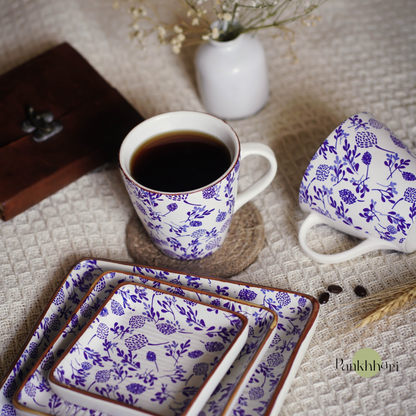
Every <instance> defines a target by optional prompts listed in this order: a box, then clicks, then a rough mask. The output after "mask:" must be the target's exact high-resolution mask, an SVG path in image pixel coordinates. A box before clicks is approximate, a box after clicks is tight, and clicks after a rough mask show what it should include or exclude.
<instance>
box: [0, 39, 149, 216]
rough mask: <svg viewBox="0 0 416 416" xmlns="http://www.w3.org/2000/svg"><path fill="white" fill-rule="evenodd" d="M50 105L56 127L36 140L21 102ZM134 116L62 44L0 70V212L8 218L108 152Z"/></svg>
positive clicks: (106, 158) (132, 123)
mask: <svg viewBox="0 0 416 416" xmlns="http://www.w3.org/2000/svg"><path fill="white" fill-rule="evenodd" d="M28 106H33V108H34V110H35V112H43V111H46V110H49V111H50V112H52V114H53V117H54V120H57V121H58V122H60V123H61V124H62V127H63V128H62V131H60V132H59V133H57V134H56V135H55V136H53V137H50V138H49V139H47V140H46V141H43V142H36V141H35V140H34V138H33V133H25V132H24V131H23V129H22V123H24V121H25V120H27V118H28V116H27V108H28ZM141 121H143V118H142V117H141V115H140V114H139V113H138V112H137V111H136V110H135V109H134V108H133V107H132V106H131V105H130V104H129V103H128V102H127V101H126V100H125V99H124V98H123V97H122V96H121V95H120V94H119V93H118V92H117V90H115V89H114V88H112V87H111V86H110V85H109V84H108V83H107V82H106V81H105V80H104V79H103V78H102V77H101V76H100V75H99V74H98V73H97V72H96V71H95V70H94V68H93V67H92V66H91V65H90V64H89V63H88V62H87V61H86V60H85V59H84V58H83V57H82V56H81V55H80V54H79V53H78V52H77V51H76V50H75V49H74V48H72V47H71V46H70V45H69V44H67V43H64V44H61V45H59V46H57V47H55V48H53V49H51V50H49V51H48V52H46V53H44V54H42V55H40V56H38V57H36V58H34V59H32V60H30V61H29V62H27V63H25V64H23V65H21V66H19V67H17V68H15V69H12V70H11V71H9V72H7V73H5V74H3V75H1V76H0V125H1V129H0V216H1V218H2V219H3V220H9V219H10V218H12V217H14V216H15V215H17V214H19V213H21V212H23V211H24V210H26V209H27V208H29V207H31V206H33V205H34V204H36V203H38V202H40V201H41V200H42V199H44V198H46V197H48V196H50V195H51V194H53V193H55V192H56V191H58V190H59V189H61V188H63V187H64V186H66V185H68V184H69V183H71V182H72V181H74V180H76V179H78V178H79V177H81V176H82V175H84V174H85V173H87V172H89V171H90V170H92V169H94V168H96V167H98V166H100V165H102V164H103V163H105V162H107V161H109V160H111V159H115V158H116V157H117V154H118V150H119V148H120V145H121V142H122V141H123V139H124V137H125V136H126V135H127V133H128V132H129V131H130V130H131V129H132V128H133V127H134V126H136V125H137V124H139V123H140V122H141Z"/></svg>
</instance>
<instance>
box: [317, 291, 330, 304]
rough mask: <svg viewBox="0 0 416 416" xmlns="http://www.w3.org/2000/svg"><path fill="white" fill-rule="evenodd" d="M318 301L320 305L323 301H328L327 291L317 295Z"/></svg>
mask: <svg viewBox="0 0 416 416" xmlns="http://www.w3.org/2000/svg"><path fill="white" fill-rule="evenodd" d="M318 301H319V303H320V304H321V305H322V304H324V303H327V302H328V301H329V293H328V292H323V293H321V294H320V295H319V298H318Z"/></svg>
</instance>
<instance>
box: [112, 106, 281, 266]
mask: <svg viewBox="0 0 416 416" xmlns="http://www.w3.org/2000/svg"><path fill="white" fill-rule="evenodd" d="M249 155H260V156H263V157H265V158H266V159H267V160H268V161H269V167H268V170H267V171H266V173H265V174H264V175H263V177H262V178H260V179H259V180H258V181H256V182H255V183H254V184H252V185H251V186H250V187H249V188H247V189H246V190H244V191H243V192H239V193H237V186H238V178H239V171H240V162H241V160H242V159H244V158H245V157H246V156H249ZM119 160H120V170H121V174H122V177H123V180H124V183H125V185H126V188H127V191H128V193H129V196H130V199H131V201H132V203H133V206H134V208H135V210H136V212H137V215H138V216H139V218H140V220H141V222H142V224H143V226H144V227H145V229H146V230H147V232H148V234H149V236H150V238H151V239H152V241H153V242H154V244H155V245H156V247H158V248H159V250H161V251H162V252H163V253H164V254H166V255H167V256H169V257H172V258H176V259H180V260H195V259H199V258H203V257H206V256H208V255H210V254H211V253H213V252H214V251H216V250H217V249H218V248H219V247H220V246H221V244H222V243H223V241H224V240H225V237H226V235H227V232H228V229H229V226H230V223H231V219H232V216H233V214H234V212H236V211H237V210H238V209H239V208H240V207H241V206H242V205H244V204H245V203H246V202H248V201H249V200H250V199H252V198H254V197H255V196H256V195H257V194H259V193H260V192H261V191H263V190H264V189H265V188H266V187H267V186H268V185H269V184H270V182H271V181H272V180H273V178H274V177H275V175H276V170H277V162H276V158H275V155H274V153H273V151H272V150H271V149H270V148H269V147H268V146H266V145H264V144H261V143H243V144H241V143H240V141H239V139H238V137H237V134H236V133H235V131H234V130H233V129H232V128H231V127H230V126H229V125H228V124H227V123H225V122H224V121H223V120H221V119H218V118H216V117H214V116H211V115H209V114H205V113H199V112H192V111H177V112H171V113H165V114H160V115H158V116H155V117H152V118H149V119H147V120H146V121H144V122H142V123H141V124H139V125H138V126H136V127H135V128H134V129H133V130H132V131H131V132H130V133H129V134H128V135H127V137H126V138H125V139H124V141H123V143H122V145H121V148H120V155H119Z"/></svg>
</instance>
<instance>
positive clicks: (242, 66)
mask: <svg viewBox="0 0 416 416" xmlns="http://www.w3.org/2000/svg"><path fill="white" fill-rule="evenodd" d="M195 69H196V79H197V84H198V89H199V94H200V97H201V100H202V103H203V104H204V106H205V108H206V110H207V111H208V112H209V113H211V114H213V115H215V116H217V117H220V118H223V119H239V118H244V117H248V116H251V115H253V114H255V113H257V112H258V111H260V110H261V109H262V108H263V107H264V105H265V104H266V102H267V100H268V98H269V81H268V76H267V64H266V56H265V53H264V49H263V45H262V44H261V42H260V41H259V40H258V39H257V38H256V37H255V36H254V35H252V34H248V33H243V34H241V35H239V36H238V37H237V38H235V39H233V40H229V41H225V42H219V41H215V40H210V41H209V42H208V43H205V44H203V45H201V46H200V47H199V48H198V50H197V52H196V55H195Z"/></svg>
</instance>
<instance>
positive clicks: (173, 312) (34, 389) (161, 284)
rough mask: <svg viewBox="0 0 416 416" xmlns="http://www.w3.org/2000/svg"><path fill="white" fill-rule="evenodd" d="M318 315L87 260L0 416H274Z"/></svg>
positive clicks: (37, 338) (250, 292) (298, 297)
mask: <svg viewBox="0 0 416 416" xmlns="http://www.w3.org/2000/svg"><path fill="white" fill-rule="evenodd" d="M318 311H319V303H318V302H317V301H316V299H315V298H313V297H311V296H308V295H303V294H300V293H295V292H288V291H283V290H279V289H274V288H267V287H262V286H256V285H251V284H244V283H239V282H234V281H230V280H223V279H217V278H207V277H199V276H191V275H187V274H181V273H178V272H173V271H168V270H164V269H158V268H150V267H143V266H135V265H132V264H126V263H117V262H112V261H107V260H100V259H83V260H81V261H80V262H79V263H78V264H77V265H76V266H75V267H74V268H73V269H72V270H71V271H70V273H69V274H68V276H67V277H66V278H65V279H64V281H63V282H62V284H61V285H60V286H59V287H58V289H57V290H56V292H55V294H54V295H53V296H52V299H51V301H50V303H49V305H47V307H46V309H45V311H44V313H43V314H42V316H41V317H40V318H39V320H38V322H37V323H36V325H35V327H34V329H33V331H32V333H31V334H30V336H29V337H28V340H27V342H26V344H25V345H24V347H23V349H22V351H21V352H20V354H19V355H18V357H17V359H16V362H15V363H14V364H13V366H12V368H11V370H10V371H9V372H8V374H7V375H6V377H5V379H4V380H3V382H2V383H1V385H0V386H1V388H0V414H1V416H12V415H33V414H36V415H65V416H75V415H77V416H87V415H88V416H94V415H96V416H98V415H104V414H107V415H113V416H116V415H117V416H118V415H131V416H135V415H157V416H159V415H161V416H179V415H189V416H197V415H199V416H226V415H227V416H228V415H239V416H240V415H241V416H248V415H252V416H262V415H265V416H271V415H277V414H278V413H279V410H280V408H281V406H282V404H283V401H284V398H285V396H286V394H287V391H288V389H289V387H290V384H291V381H292V380H293V378H294V376H295V374H296V371H297V369H298V367H299V365H300V362H301V360H302V358H303V355H304V354H305V351H306V348H307V346H308V344H309V342H310V339H311V337H312V335H313V332H314V330H315V327H316V322H317V316H318Z"/></svg>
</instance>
